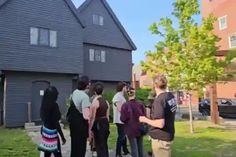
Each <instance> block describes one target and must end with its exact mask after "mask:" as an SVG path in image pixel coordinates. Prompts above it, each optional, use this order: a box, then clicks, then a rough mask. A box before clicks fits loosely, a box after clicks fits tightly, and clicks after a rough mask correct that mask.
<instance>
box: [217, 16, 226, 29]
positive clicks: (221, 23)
mask: <svg viewBox="0 0 236 157" xmlns="http://www.w3.org/2000/svg"><path fill="white" fill-rule="evenodd" d="M218 21H219V29H220V30H223V29H226V28H227V16H223V17H220V18H219V19H218Z"/></svg>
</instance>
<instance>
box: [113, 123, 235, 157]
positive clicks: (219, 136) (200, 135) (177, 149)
mask: <svg viewBox="0 0 236 157" xmlns="http://www.w3.org/2000/svg"><path fill="white" fill-rule="evenodd" d="M194 127H195V134H190V131H189V124H188V122H187V121H181V122H176V137H175V140H174V142H173V148H172V149H173V152H172V157H183V156H184V157H234V156H235V154H236V130H225V129H223V128H222V127H220V126H215V125H212V124H211V123H210V122H207V121H197V122H194ZM110 130H111V134H110V137H109V147H110V148H111V149H114V148H115V142H116V137H117V132H116V127H115V125H111V127H110ZM144 149H145V151H150V150H151V145H150V141H149V140H148V137H145V139H144Z"/></svg>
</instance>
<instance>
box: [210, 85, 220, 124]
mask: <svg viewBox="0 0 236 157" xmlns="http://www.w3.org/2000/svg"><path fill="white" fill-rule="evenodd" d="M211 121H212V122H213V123H214V124H219V111H218V103H217V90H216V83H214V84H212V85H211Z"/></svg>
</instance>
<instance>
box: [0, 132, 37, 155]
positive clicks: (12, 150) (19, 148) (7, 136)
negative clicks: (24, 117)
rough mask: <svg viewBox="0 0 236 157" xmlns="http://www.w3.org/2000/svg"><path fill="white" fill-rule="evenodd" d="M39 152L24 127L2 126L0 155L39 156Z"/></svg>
mask: <svg viewBox="0 0 236 157" xmlns="http://www.w3.org/2000/svg"><path fill="white" fill-rule="evenodd" d="M38 156H39V152H38V151H37V149H36V147H35V145H34V144H33V143H32V142H31V140H30V138H29V137H28V136H27V135H26V133H25V131H23V130H22V129H10V130H9V129H2V128H0V157H38Z"/></svg>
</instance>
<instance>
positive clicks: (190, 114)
mask: <svg viewBox="0 0 236 157" xmlns="http://www.w3.org/2000/svg"><path fill="white" fill-rule="evenodd" d="M189 124H190V133H191V134H193V133H194V128H193V110H192V94H189Z"/></svg>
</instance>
